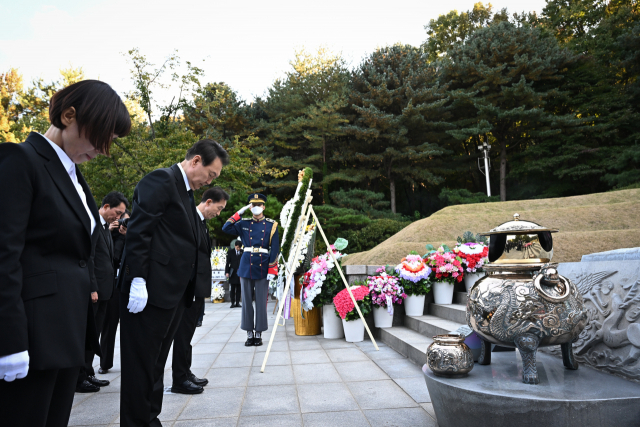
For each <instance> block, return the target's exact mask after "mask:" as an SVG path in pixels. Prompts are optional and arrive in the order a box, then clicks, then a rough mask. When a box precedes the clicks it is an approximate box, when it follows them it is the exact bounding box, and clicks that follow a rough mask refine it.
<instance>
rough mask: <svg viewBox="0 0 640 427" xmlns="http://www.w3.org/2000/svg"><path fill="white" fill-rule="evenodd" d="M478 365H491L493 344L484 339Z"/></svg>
mask: <svg viewBox="0 0 640 427" xmlns="http://www.w3.org/2000/svg"><path fill="white" fill-rule="evenodd" d="M478 364H479V365H489V364H491V343H490V342H489V341H487V340H484V339H482V343H481V344H480V357H478Z"/></svg>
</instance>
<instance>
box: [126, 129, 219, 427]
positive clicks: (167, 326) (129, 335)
mask: <svg viewBox="0 0 640 427" xmlns="http://www.w3.org/2000/svg"><path fill="white" fill-rule="evenodd" d="M228 162H229V155H228V154H227V152H226V151H225V150H224V148H222V146H221V145H220V144H218V143H217V142H215V141H213V140H210V139H203V140H201V141H198V142H196V143H195V144H194V145H193V146H192V147H191V148H190V149H189V150H188V151H187V154H186V155H185V159H184V160H183V161H182V162H181V163H178V164H175V165H173V166H171V167H170V168H162V169H156V170H155V171H153V172H151V173H149V174H148V175H146V176H145V177H144V178H142V179H141V180H140V182H139V183H138V185H137V186H136V188H135V190H134V193H133V208H132V210H131V218H130V219H129V223H128V227H127V239H126V243H125V249H124V255H123V261H122V266H121V270H120V276H119V279H118V284H119V287H120V292H121V293H120V344H121V345H120V351H121V362H122V377H121V378H122V380H121V384H122V386H121V389H122V392H121V394H120V425H121V426H122V427H131V426H161V425H162V424H161V423H160V420H159V419H158V415H160V412H162V396H163V392H164V383H163V376H164V366H165V363H166V361H167V357H168V355H169V349H170V348H171V343H172V341H173V337H174V335H175V332H176V330H177V328H178V326H179V325H180V321H181V320H182V313H183V311H184V308H185V307H187V306H189V307H190V306H191V304H192V302H193V297H194V291H195V282H196V275H197V271H198V269H197V264H198V246H199V243H200V240H201V239H202V238H203V236H202V227H201V225H200V218H199V217H198V214H197V212H196V205H195V201H194V198H193V191H194V190H197V189H199V188H201V187H202V186H204V185H209V184H210V183H211V181H212V180H214V179H215V178H217V177H218V176H220V172H221V171H222V167H223V166H224V165H226V164H228ZM123 270H124V271H123Z"/></svg>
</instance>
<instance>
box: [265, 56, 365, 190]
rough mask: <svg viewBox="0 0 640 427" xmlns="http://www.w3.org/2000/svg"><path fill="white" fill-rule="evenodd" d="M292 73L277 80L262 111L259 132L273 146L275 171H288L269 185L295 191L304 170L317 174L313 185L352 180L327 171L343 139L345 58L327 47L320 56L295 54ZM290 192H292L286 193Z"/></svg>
mask: <svg viewBox="0 0 640 427" xmlns="http://www.w3.org/2000/svg"><path fill="white" fill-rule="evenodd" d="M291 66H292V68H293V70H292V71H289V72H288V73H287V75H286V78H285V79H283V80H277V81H276V82H275V83H274V85H273V86H272V87H271V88H270V89H269V94H268V98H267V100H266V101H265V102H264V103H263V105H262V107H263V109H264V112H265V113H266V114H267V116H268V117H269V120H268V121H267V122H263V123H262V126H261V128H260V132H261V133H264V135H265V136H264V137H263V139H265V140H266V142H267V143H268V144H270V145H271V146H272V147H273V153H274V157H273V160H272V163H273V166H274V167H276V168H279V169H282V170H289V171H290V172H291V173H289V176H288V177H287V179H284V180H272V181H270V182H267V183H266V185H267V186H268V187H271V188H274V189H276V190H287V189H291V188H295V186H296V184H297V179H296V176H297V171H298V170H299V169H301V168H302V167H311V168H312V169H313V170H314V174H315V175H314V186H316V187H317V186H321V187H322V198H323V199H324V197H325V193H326V192H327V188H326V186H327V185H328V184H329V183H330V182H332V181H340V180H342V181H353V177H352V176H351V175H349V174H347V173H344V172H342V171H340V170H337V171H331V172H329V163H330V161H331V158H332V157H333V155H334V148H335V146H336V144H337V141H338V140H339V139H340V138H341V137H342V136H343V135H344V130H343V126H344V124H345V123H346V122H347V120H346V118H345V117H344V115H343V113H342V110H343V109H344V108H345V107H346V105H347V104H346V92H347V84H348V73H347V68H346V64H345V62H344V59H343V58H342V57H341V56H339V55H334V54H332V53H331V52H329V51H327V50H326V49H324V48H321V49H319V50H318V52H317V53H316V54H310V53H308V52H306V51H304V50H303V51H300V52H297V53H296V58H295V60H294V61H292V63H291ZM287 192H288V191H287Z"/></svg>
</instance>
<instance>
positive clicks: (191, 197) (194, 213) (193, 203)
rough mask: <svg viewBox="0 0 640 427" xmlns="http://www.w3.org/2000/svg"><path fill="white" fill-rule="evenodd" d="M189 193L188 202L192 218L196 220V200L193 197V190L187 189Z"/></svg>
mask: <svg viewBox="0 0 640 427" xmlns="http://www.w3.org/2000/svg"><path fill="white" fill-rule="evenodd" d="M187 193H189V202H190V203H191V215H193V219H194V220H196V222H198V214H197V213H196V201H195V200H194V199H193V190H189V191H187Z"/></svg>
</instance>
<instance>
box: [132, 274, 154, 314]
mask: <svg viewBox="0 0 640 427" xmlns="http://www.w3.org/2000/svg"><path fill="white" fill-rule="evenodd" d="M148 298H149V294H148V293H147V281H146V280H144V279H143V278H142V277H135V278H134V279H133V280H132V281H131V290H130V291H129V304H128V305H127V309H128V310H129V312H131V313H140V312H141V311H142V310H144V308H145V307H146V305H147V299H148Z"/></svg>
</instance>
